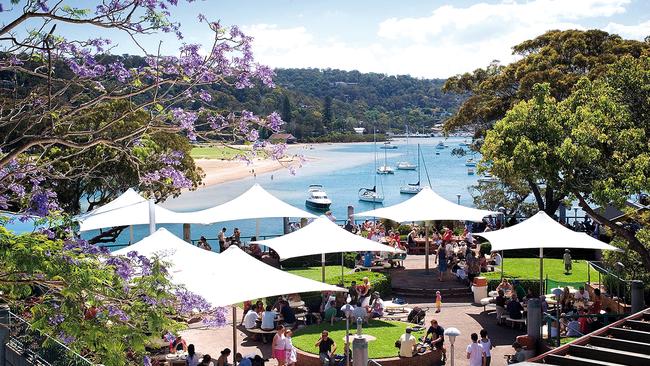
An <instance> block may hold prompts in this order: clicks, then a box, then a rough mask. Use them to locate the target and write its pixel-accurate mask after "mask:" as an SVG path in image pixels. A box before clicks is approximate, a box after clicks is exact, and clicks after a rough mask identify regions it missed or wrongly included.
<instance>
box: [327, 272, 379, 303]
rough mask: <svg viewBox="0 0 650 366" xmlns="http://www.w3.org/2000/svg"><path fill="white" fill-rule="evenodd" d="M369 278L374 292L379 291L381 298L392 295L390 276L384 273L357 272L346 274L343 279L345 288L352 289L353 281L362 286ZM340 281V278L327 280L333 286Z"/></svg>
mask: <svg viewBox="0 0 650 366" xmlns="http://www.w3.org/2000/svg"><path fill="white" fill-rule="evenodd" d="M364 277H368V279H369V280H370V284H371V285H372V291H377V292H379V293H380V294H381V296H382V297H383V296H386V295H389V294H390V293H391V286H390V276H389V275H388V274H386V273H382V272H368V271H363V272H356V273H352V274H346V275H345V276H344V277H343V280H344V286H345V287H346V288H347V287H350V283H352V281H356V282H357V284H360V283H361V282H363V281H362V280H363V278H364ZM339 281H340V278H339V277H337V278H331V279H328V280H327V283H330V284H332V285H336V284H338V282H339Z"/></svg>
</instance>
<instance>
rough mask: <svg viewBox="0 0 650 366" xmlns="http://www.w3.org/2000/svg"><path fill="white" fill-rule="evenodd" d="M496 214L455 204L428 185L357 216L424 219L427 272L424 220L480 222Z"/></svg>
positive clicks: (426, 256)
mask: <svg viewBox="0 0 650 366" xmlns="http://www.w3.org/2000/svg"><path fill="white" fill-rule="evenodd" d="M498 214H499V213H498V212H493V211H488V210H479V209H476V208H471V207H465V206H461V205H457V204H455V203H453V202H451V201H448V200H446V199H444V198H442V197H441V196H440V195H438V194H437V193H436V192H434V191H433V190H432V189H431V188H430V187H424V188H423V189H422V190H421V191H420V192H419V193H418V194H416V195H415V196H413V197H411V198H409V199H408V200H406V201H404V202H401V203H398V204H395V205H392V206H388V207H382V208H378V209H376V210H371V211H365V212H361V213H359V214H357V216H374V217H382V218H386V219H390V220H393V221H397V222H406V221H425V231H426V233H425V237H426V244H425V245H426V247H425V269H426V271H427V272H429V233H428V228H427V226H426V221H430V220H459V221H476V222H480V221H482V220H483V218H484V217H485V216H489V215H498Z"/></svg>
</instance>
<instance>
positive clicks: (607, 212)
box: [594, 200, 650, 221]
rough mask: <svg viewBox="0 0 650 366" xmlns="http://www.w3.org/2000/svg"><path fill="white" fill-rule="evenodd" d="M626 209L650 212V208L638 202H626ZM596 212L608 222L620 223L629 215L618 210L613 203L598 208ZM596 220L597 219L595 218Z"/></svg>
mask: <svg viewBox="0 0 650 366" xmlns="http://www.w3.org/2000/svg"><path fill="white" fill-rule="evenodd" d="M625 208H628V209H632V210H633V211H634V212H639V211H647V210H650V206H644V205H643V204H641V203H638V202H632V201H629V200H628V201H626V202H625ZM594 211H596V213H598V214H599V215H600V216H602V217H604V218H605V219H606V220H608V221H620V220H624V219H625V217H626V216H627V214H626V213H625V212H623V210H620V209H618V208H617V207H616V206H614V205H612V204H611V203H610V204H608V205H606V206H604V207H597V208H596V209H595V210H594ZM594 220H595V218H594Z"/></svg>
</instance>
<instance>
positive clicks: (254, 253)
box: [248, 238, 262, 259]
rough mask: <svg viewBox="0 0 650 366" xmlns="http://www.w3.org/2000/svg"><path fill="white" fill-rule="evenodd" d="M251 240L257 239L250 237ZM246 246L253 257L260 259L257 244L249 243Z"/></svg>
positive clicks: (260, 254) (259, 250) (260, 253)
mask: <svg viewBox="0 0 650 366" xmlns="http://www.w3.org/2000/svg"><path fill="white" fill-rule="evenodd" d="M251 240H257V239H253V238H251ZM248 248H249V249H250V251H251V255H252V256H253V257H255V258H257V259H262V249H261V248H260V246H259V245H257V244H251V245H249V246H248Z"/></svg>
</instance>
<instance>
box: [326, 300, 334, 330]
mask: <svg viewBox="0 0 650 366" xmlns="http://www.w3.org/2000/svg"><path fill="white" fill-rule="evenodd" d="M323 320H324V321H329V322H330V324H331V325H334V320H336V300H333V299H332V300H330V301H329V304H328V306H326V307H325V314H324V315H323Z"/></svg>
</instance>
